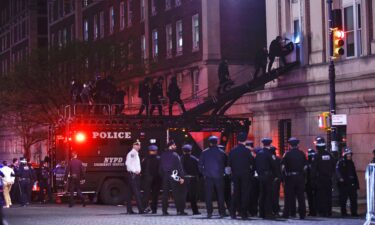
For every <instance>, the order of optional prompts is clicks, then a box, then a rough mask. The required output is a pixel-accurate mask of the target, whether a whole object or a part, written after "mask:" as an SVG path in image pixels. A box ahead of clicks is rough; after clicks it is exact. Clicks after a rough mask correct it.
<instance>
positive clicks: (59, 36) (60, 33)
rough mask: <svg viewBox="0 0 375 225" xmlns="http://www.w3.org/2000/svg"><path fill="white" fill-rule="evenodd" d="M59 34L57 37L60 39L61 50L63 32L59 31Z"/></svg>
mask: <svg viewBox="0 0 375 225" xmlns="http://www.w3.org/2000/svg"><path fill="white" fill-rule="evenodd" d="M57 34H58V36H57V38H58V41H57V42H58V46H59V48H61V47H62V32H61V30H59V31H58V32H57Z"/></svg>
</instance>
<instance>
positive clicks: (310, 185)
mask: <svg viewBox="0 0 375 225" xmlns="http://www.w3.org/2000/svg"><path fill="white" fill-rule="evenodd" d="M316 182H317V181H316V152H315V150H314V149H312V148H309V149H308V151H307V168H306V185H305V190H306V195H307V203H308V204H309V216H316Z"/></svg>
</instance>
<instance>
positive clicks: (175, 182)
mask: <svg viewBox="0 0 375 225" xmlns="http://www.w3.org/2000/svg"><path fill="white" fill-rule="evenodd" d="M172 145H175V143H174V142H173V141H170V142H169V143H168V148H170V147H171V146H172ZM159 172H160V175H161V176H162V182H163V183H162V189H163V196H162V211H163V215H169V213H168V206H169V204H168V199H169V190H170V189H172V195H173V199H174V202H175V205H176V209H177V214H178V215H186V213H185V201H186V200H185V199H186V191H185V185H184V184H181V183H180V181H179V180H180V179H181V178H182V179H183V178H184V176H185V173H184V170H183V168H182V164H181V161H180V157H179V156H178V154H177V153H176V152H175V151H174V150H173V149H168V150H166V151H165V152H164V153H163V154H162V155H161V157H160V167H159Z"/></svg>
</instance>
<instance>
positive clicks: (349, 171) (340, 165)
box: [336, 158, 359, 189]
mask: <svg viewBox="0 0 375 225" xmlns="http://www.w3.org/2000/svg"><path fill="white" fill-rule="evenodd" d="M336 175H337V178H338V180H339V183H338V184H339V186H340V185H349V186H353V187H354V188H356V189H359V181H358V177H357V172H356V169H355V165H354V162H353V160H347V159H345V158H342V159H340V160H339V161H338V162H337V164H336ZM340 179H343V182H341V181H340Z"/></svg>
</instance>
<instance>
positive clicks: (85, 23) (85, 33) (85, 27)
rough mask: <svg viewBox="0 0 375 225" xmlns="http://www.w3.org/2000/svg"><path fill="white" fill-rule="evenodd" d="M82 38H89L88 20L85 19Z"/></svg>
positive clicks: (86, 39)
mask: <svg viewBox="0 0 375 225" xmlns="http://www.w3.org/2000/svg"><path fill="white" fill-rule="evenodd" d="M83 40H85V41H88V40H89V22H88V21H87V20H86V19H85V20H84V21H83ZM59 46H60V31H59Z"/></svg>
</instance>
